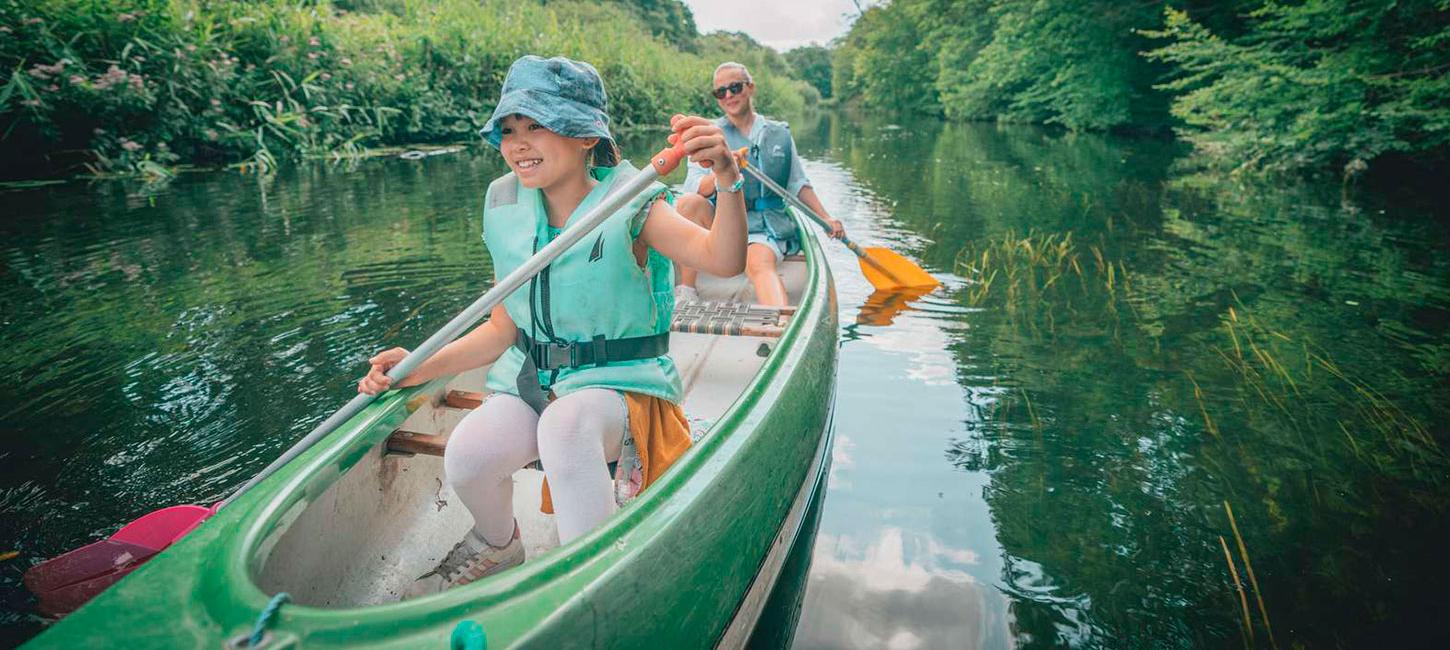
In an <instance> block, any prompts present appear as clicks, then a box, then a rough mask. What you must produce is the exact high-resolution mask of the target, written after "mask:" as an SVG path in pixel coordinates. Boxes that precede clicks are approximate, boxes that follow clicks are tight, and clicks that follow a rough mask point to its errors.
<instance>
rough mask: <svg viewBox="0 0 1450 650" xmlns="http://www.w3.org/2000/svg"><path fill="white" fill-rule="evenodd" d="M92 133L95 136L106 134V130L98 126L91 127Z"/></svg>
mask: <svg viewBox="0 0 1450 650" xmlns="http://www.w3.org/2000/svg"><path fill="white" fill-rule="evenodd" d="M91 134H92V135H95V136H102V135H105V134H106V130H105V129H103V128H101V127H99V126H98V127H96V128H94V129H91Z"/></svg>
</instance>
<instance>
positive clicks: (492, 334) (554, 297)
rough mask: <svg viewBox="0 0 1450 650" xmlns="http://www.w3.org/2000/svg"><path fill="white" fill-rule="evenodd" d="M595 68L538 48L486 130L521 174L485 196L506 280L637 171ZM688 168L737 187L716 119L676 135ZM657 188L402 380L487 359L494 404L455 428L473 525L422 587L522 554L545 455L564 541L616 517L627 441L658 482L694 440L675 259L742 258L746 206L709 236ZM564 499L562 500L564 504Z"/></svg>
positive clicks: (712, 265) (453, 451) (452, 448)
mask: <svg viewBox="0 0 1450 650" xmlns="http://www.w3.org/2000/svg"><path fill="white" fill-rule="evenodd" d="M605 108H606V98H605V93H604V86H603V83H602V82H601V81H600V79H599V74H598V72H596V71H595V69H594V68H593V66H590V65H589V64H587V63H580V62H577V61H571V60H569V59H565V58H562V57H556V58H553V59H543V58H540V57H537V56H525V57H523V58H521V59H519V60H518V61H515V62H514V64H513V65H512V66H511V67H510V68H509V72H508V76H507V78H506V79H505V80H504V85H503V92H502V96H501V97H500V98H499V102H498V106H497V107H496V108H495V109H494V112H493V116H492V117H490V118H489V120H488V122H487V123H486V124H485V125H484V128H483V131H482V135H483V137H484V138H485V139H486V140H488V142H489V143H490V144H492V145H494V146H495V147H498V150H499V153H501V154H502V155H503V157H504V160H505V162H507V163H508V166H509V169H510V170H511V172H512V173H510V174H507V175H505V176H503V177H502V178H499V179H498V180H496V181H494V182H493V183H492V184H491V185H490V186H489V188H488V193H487V196H486V197H485V199H484V211H483V239H484V245H485V246H486V247H487V248H488V251H489V255H490V257H491V258H492V260H493V263H494V272H495V274H496V277H503V276H504V275H507V274H508V273H509V272H511V271H512V270H514V269H515V268H517V267H518V266H520V265H521V264H523V262H524V261H525V260H527V259H528V258H529V257H530V256H531V255H532V254H533V253H534V252H536V251H538V250H539V249H540V248H542V247H543V246H544V245H545V244H547V243H548V242H549V241H551V240H552V239H553V238H554V237H555V236H557V235H558V234H559V232H561V231H562V230H563V229H564V228H565V227H566V226H567V225H569V224H570V223H572V222H573V221H574V220H576V219H577V218H578V217H582V216H583V215H584V214H585V213H587V212H588V211H589V210H590V208H591V207H593V206H594V205H595V204H597V203H598V202H599V201H600V199H602V198H603V197H604V196H605V195H606V194H607V193H608V192H609V191H610V189H611V188H613V187H617V186H618V185H620V184H622V183H623V182H624V181H625V179H627V178H628V177H631V176H632V175H633V174H635V173H636V171H635V169H634V167H632V166H631V165H630V164H629V163H628V162H619V156H618V150H617V149H616V148H615V146H614V143H613V141H612V140H611V138H610V134H609V127H608V124H609V118H608V116H607V114H606V113H605ZM672 126H673V127H674V129H675V132H676V133H677V134H678V136H679V138H680V139H681V140H683V145H684V149H685V152H686V153H687V154H689V157H690V159H691V160H693V161H696V162H708V164H710V165H711V166H712V167H713V170H714V172H715V174H716V177H717V178H718V179H719V182H720V183H721V184H722V186H724V187H730V186H731V184H735V185H736V186H737V187H738V185H739V184H738V183H736V181H738V180H739V178H740V171H739V169H737V168H736V166H735V161H734V159H733V158H732V156H731V154H730V151H729V150H728V149H727V148H726V146H725V138H724V136H723V134H722V133H721V132H720V129H719V127H717V126H715V125H714V124H713V123H711V122H709V121H708V120H705V119H703V118H700V117H685V118H679V119H677V120H675V123H674V124H673V125H672ZM667 198H668V193H667V190H666V189H665V187H664V186H663V185H660V184H659V183H655V184H653V185H651V186H650V188H649V189H647V190H645V192H643V193H642V194H641V195H640V196H639V197H638V198H636V199H635V200H634V201H633V202H631V203H630V204H629V205H628V206H626V207H625V208H623V209H621V210H619V211H618V212H616V213H615V214H614V215H613V216H611V217H609V218H608V219H607V220H606V221H605V222H604V223H603V224H601V225H600V226H599V227H598V228H597V229H596V230H595V231H594V232H591V233H589V234H588V235H587V236H586V237H585V238H584V239H583V240H581V241H580V242H579V244H578V245H576V246H574V247H573V248H571V249H570V250H568V251H566V252H565V253H564V254H563V255H562V256H560V257H559V258H558V259H556V260H554V262H552V263H551V264H550V265H549V266H548V267H547V268H546V269H545V270H544V271H543V272H541V273H540V274H539V275H538V276H536V277H535V278H534V279H533V280H531V281H530V282H529V284H528V285H527V286H526V287H524V288H521V289H519V290H518V291H516V292H514V294H513V295H511V296H509V297H508V298H507V299H506V300H505V301H504V303H503V304H502V305H500V306H498V307H496V308H494V310H493V313H492V315H491V317H490V318H489V320H488V321H487V322H485V323H484V324H483V325H480V326H479V327H478V328H476V329H474V330H473V331H472V332H470V333H468V334H466V335H464V336H462V337H460V338H459V339H458V340H456V341H454V342H453V343H451V344H449V345H448V346H446V347H444V348H443V349H442V350H440V351H439V352H438V354H436V355H434V356H433V357H432V358H430V359H428V360H427V362H425V363H423V364H422V365H421V366H419V367H418V369H417V370H416V371H414V372H413V373H412V374H411V375H409V376H408V377H407V378H405V379H404V380H403V381H401V382H399V385H400V386H411V385H415V384H420V383H423V382H426V381H428V380H430V379H433V378H435V377H439V376H443V375H451V374H456V373H459V372H463V371H465V370H469V369H471V368H477V367H480V366H483V365H486V364H490V363H491V364H493V367H492V368H491V369H490V370H489V373H488V379H487V384H488V388H489V389H490V390H491V391H492V395H491V396H490V397H489V399H487V401H485V402H484V404H483V405H482V406H480V407H479V408H477V409H474V410H473V412H471V413H469V414H468V416H467V417H465V418H464V419H463V420H462V421H461V422H460V423H459V424H458V426H457V428H455V429H454V431H453V434H452V436H451V437H450V438H449V441H448V447H447V449H446V451H445V453H444V459H443V461H444V469H445V471H446V473H447V476H448V482H449V484H450V485H451V486H452V487H453V489H454V491H455V492H457V493H458V496H459V499H460V500H461V501H462V502H463V504H464V506H465V507H467V508H468V511H469V512H470V514H472V515H473V519H474V526H473V529H472V530H471V531H470V532H469V533H468V534H467V535H466V536H465V537H464V539H463V540H462V541H460V542H459V543H458V544H457V546H455V547H454V549H453V551H452V552H450V553H449V554H448V556H447V557H446V558H445V559H444V560H443V562H442V563H440V564H439V565H438V567H437V568H436V569H434V571H433V572H431V573H429V574H427V575H425V576H423V577H422V578H420V579H419V580H418V582H417V583H415V584H414V585H413V588H412V589H410V590H409V595H420V594H424V593H432V592H437V591H441V590H443V589H446V588H448V587H451V586H455V585H460V584H466V583H469V582H472V581H474V580H477V579H479V578H482V577H484V576H487V575H490V574H492V573H496V572H498V571H501V570H503V569H506V568H508V567H511V566H516V565H518V564H520V563H522V562H523V559H524V552H523V546H522V544H521V543H520V541H519V529H518V524H517V522H516V521H515V520H514V516H513V479H512V476H513V473H514V472H515V471H517V470H518V469H520V468H521V467H523V466H524V465H527V464H528V463H530V462H532V461H534V460H536V459H537V460H541V461H542V462H543V466H544V471H545V476H546V483H545V486H544V488H545V492H544V500H545V508H546V510H547V508H548V507H549V502H550V501H551V500H552V505H553V508H554V510H555V512H556V521H557V524H558V528H559V541H560V543H568V542H569V541H570V540H573V539H574V538H576V537H578V536H580V535H582V534H584V533H586V532H588V531H589V530H590V529H592V528H594V527H595V526H596V525H598V524H599V523H600V522H602V521H604V520H605V519H606V518H608V517H609V516H610V515H611V514H612V513H613V512H614V510H615V500H614V491H613V490H612V489H611V485H612V483H611V478H610V475H609V472H608V470H607V468H606V464H607V463H608V462H612V461H614V460H617V459H618V457H619V455H620V450H621V447H622V444H623V441H624V436H626V435H630V436H632V437H633V441H634V443H635V446H636V448H637V449H638V451H639V456H640V461H641V465H642V467H641V469H642V473H643V476H644V480H643V484H644V485H645V486H647V485H648V484H649V483H650V482H652V481H653V480H654V479H656V478H658V476H659V474H660V472H662V471H663V470H664V469H665V468H666V467H668V466H669V464H670V463H671V462H672V461H673V460H674V459H675V458H677V457H678V456H679V455H680V454H681V453H683V452H684V450H685V449H687V448H688V447H689V444H690V441H689V432H688V427H687V425H686V424H685V420H684V415H683V413H682V412H681V411H680V408H679V402H680V399H681V397H682V388H681V385H680V378H679V375H678V374H677V373H676V371H675V365H674V362H673V361H671V359H670V357H669V355H668V354H667V353H666V348H667V347H668V342H669V325H670V320H671V316H672V312H673V308H674V303H673V297H672V294H671V291H672V287H673V284H674V279H673V272H672V270H671V262H670V260H674V261H675V262H678V263H680V264H684V265H687V266H691V267H695V268H700V269H704V270H707V271H708V272H710V273H712V274H715V275H722V276H730V275H735V274H738V273H740V272H741V271H742V270H743V268H744V266H745V202H744V199H743V198H742V197H741V195H740V193H739V192H733V193H731V192H722V194H721V198H720V199H719V201H718V207H717V209H716V218H715V221H714V225H713V226H712V227H711V228H710V229H709V230H706V229H704V228H703V227H701V226H698V225H696V224H695V223H694V222H692V221H690V220H688V219H685V218H684V217H682V216H680V215H679V213H677V212H676V211H675V210H674V208H673V207H672V206H671V205H670V203H669V202H668V201H667V200H660V199H667ZM406 354H407V351H406V350H403V349H401V348H393V349H391V350H387V351H384V352H382V353H380V354H378V355H377V356H375V357H373V358H372V359H371V360H370V363H371V364H372V368H371V370H370V371H369V372H368V374H367V376H366V377H364V378H363V379H362V380H361V381H360V382H359V383H358V390H359V391H361V392H364V393H369V394H374V393H377V392H379V391H383V390H387V389H388V388H390V387H391V386H390V381H389V379H388V378H387V376H386V375H385V374H384V373H386V372H387V371H388V369H389V368H391V367H392V366H394V365H395V364H397V363H398V362H399V361H401V360H402V359H403V357H404V356H405V355H406ZM551 497H552V499H551Z"/></svg>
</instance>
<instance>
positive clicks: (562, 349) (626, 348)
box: [514, 329, 670, 370]
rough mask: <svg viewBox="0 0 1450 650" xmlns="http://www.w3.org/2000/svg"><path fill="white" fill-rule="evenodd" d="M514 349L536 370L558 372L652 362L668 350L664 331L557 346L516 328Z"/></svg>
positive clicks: (667, 336)
mask: <svg viewBox="0 0 1450 650" xmlns="http://www.w3.org/2000/svg"><path fill="white" fill-rule="evenodd" d="M514 347H516V348H518V349H519V350H520V351H521V352H523V353H524V355H525V356H527V357H528V358H530V359H532V360H533V362H534V367H535V368H536V369H538V370H560V369H563V368H586V367H592V366H602V365H605V364H609V363H617V362H620V361H636V360H639V359H652V358H654V357H658V356H661V355H664V354H666V353H668V352H669V351H670V335H669V332H664V333H660V334H651V335H648V336H635V337H631V338H624V339H606V338H604V337H603V336H596V337H594V338H593V339H592V340H589V341H580V342H574V341H569V342H563V343H556V342H549V341H536V340H534V339H533V338H532V337H530V336H529V334H528V332H525V331H524V330H522V329H519V330H518V331H517V333H516V334H515V336H514Z"/></svg>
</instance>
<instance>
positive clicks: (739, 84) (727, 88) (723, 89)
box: [710, 81, 749, 99]
mask: <svg viewBox="0 0 1450 650" xmlns="http://www.w3.org/2000/svg"><path fill="white" fill-rule="evenodd" d="M748 83H749V82H746V81H736V82H734V83H731V84H727V85H724V86H720V87H719V88H716V89H715V92H713V93H710V94H712V95H714V96H715V99H725V94H726V93H729V94H731V95H739V94H740V91H742V90H745V86H746V84H748Z"/></svg>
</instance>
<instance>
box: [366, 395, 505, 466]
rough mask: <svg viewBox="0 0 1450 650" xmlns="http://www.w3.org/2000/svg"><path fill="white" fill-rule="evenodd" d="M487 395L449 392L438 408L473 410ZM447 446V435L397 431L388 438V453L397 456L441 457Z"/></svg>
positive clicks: (405, 430)
mask: <svg viewBox="0 0 1450 650" xmlns="http://www.w3.org/2000/svg"><path fill="white" fill-rule="evenodd" d="M486 397H488V393H480V392H476V391H471V390H450V391H448V394H447V395H444V396H443V401H442V402H440V403H439V406H443V407H446V408H455V409H464V410H473V409H476V408H478V407H479V406H480V405H482V404H483V400H484V398H486ZM447 446H448V434H443V435H435V434H431V433H419V432H417V431H408V430H407V429H398V430H397V431H394V432H393V434H392V435H390V436H388V451H390V452H393V453H398V454H423V455H424V456H442V455H443V449H444V448H445V447H447Z"/></svg>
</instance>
